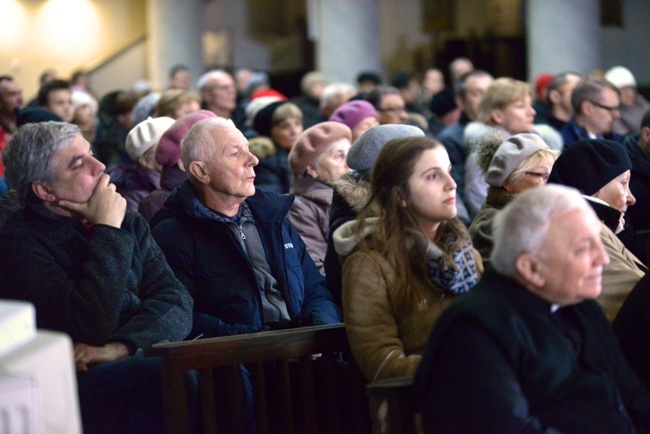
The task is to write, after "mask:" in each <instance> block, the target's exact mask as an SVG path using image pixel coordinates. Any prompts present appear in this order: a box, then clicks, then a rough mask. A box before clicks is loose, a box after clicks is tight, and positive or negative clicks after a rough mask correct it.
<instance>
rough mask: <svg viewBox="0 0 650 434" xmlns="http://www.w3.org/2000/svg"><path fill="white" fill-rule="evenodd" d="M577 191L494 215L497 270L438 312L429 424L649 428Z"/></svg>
mask: <svg viewBox="0 0 650 434" xmlns="http://www.w3.org/2000/svg"><path fill="white" fill-rule="evenodd" d="M600 230H601V224H600V222H599V221H598V217H597V216H596V214H595V213H594V212H593V210H592V209H591V207H590V206H589V205H588V204H587V203H586V202H585V200H584V199H582V198H581V197H580V195H579V193H578V192H576V191H575V190H571V189H567V188H566V187H562V186H544V187H539V188H533V189H530V190H527V191H525V192H523V193H521V194H520V195H518V196H517V197H516V198H515V199H514V200H513V201H512V202H511V203H510V204H509V205H508V206H506V208H505V209H504V210H503V211H502V212H501V213H499V214H498V215H497V216H496V217H495V221H494V231H493V236H494V248H493V250H492V267H493V270H487V271H486V272H485V274H484V275H483V276H482V278H481V281H480V282H479V284H478V285H477V286H476V287H475V288H474V289H473V290H472V291H471V292H470V293H469V294H467V295H464V296H463V297H461V298H460V299H459V300H458V301H457V302H456V303H454V304H453V305H452V306H450V307H449V308H448V309H447V310H446V311H445V312H444V313H443V315H442V316H441V318H440V319H439V320H438V322H437V323H436V325H435V327H434V329H433V332H432V334H431V337H430V339H429V341H428V343H427V346H426V350H425V351H424V355H423V357H422V362H421V363H420V368H419V370H418V372H417V374H416V378H415V385H416V397H415V399H414V401H415V402H417V403H418V404H419V405H420V408H421V412H422V421H423V427H424V432H425V433H440V432H547V433H550V432H589V433H614V432H616V433H623V432H629V433H631V432H648V431H649V430H650V395H649V394H648V390H647V389H646V387H645V386H644V385H643V383H642V382H641V380H640V379H639V377H638V376H637V375H636V374H635V373H634V371H633V370H632V368H631V367H630V365H629V364H628V363H627V361H626V360H625V358H624V357H623V354H622V353H621V350H620V349H619V347H618V345H617V342H616V338H615V337H614V334H613V332H612V330H611V328H610V326H609V324H608V322H607V320H606V318H605V316H604V315H603V311H602V309H601V308H600V307H599V306H598V304H597V303H596V302H595V301H594V300H593V299H595V298H596V297H598V295H599V294H600V292H601V287H602V285H601V280H600V275H601V273H602V271H603V267H605V266H606V265H607V263H608V261H609V259H608V256H607V252H606V251H605V248H604V246H603V244H602V242H601V236H600Z"/></svg>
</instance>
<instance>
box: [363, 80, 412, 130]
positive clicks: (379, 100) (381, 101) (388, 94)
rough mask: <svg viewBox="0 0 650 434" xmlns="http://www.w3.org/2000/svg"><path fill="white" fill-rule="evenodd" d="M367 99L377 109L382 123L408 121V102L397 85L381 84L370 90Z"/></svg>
mask: <svg viewBox="0 0 650 434" xmlns="http://www.w3.org/2000/svg"><path fill="white" fill-rule="evenodd" d="M366 100H367V101H368V102H369V103H370V104H372V105H373V106H374V107H375V110H377V114H378V115H379V123H380V124H381V125H385V124H405V123H406V119H407V114H406V103H405V102H404V98H402V95H401V94H400V93H399V90H398V89H397V88H396V87H393V86H380V87H378V88H377V89H375V90H373V91H372V92H370V93H369V94H368V96H367V97H366Z"/></svg>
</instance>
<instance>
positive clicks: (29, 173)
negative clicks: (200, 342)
mask: <svg viewBox="0 0 650 434" xmlns="http://www.w3.org/2000/svg"><path fill="white" fill-rule="evenodd" d="M2 157H3V161H4V163H5V167H6V172H5V175H6V178H7V181H8V183H9V185H10V186H11V187H12V188H13V189H14V190H13V192H15V193H13V194H14V195H15V197H16V198H17V199H18V202H19V203H18V207H17V209H16V210H14V212H13V213H12V214H11V215H9V216H8V218H7V219H6V221H5V222H4V224H3V225H2V228H1V229H0V238H1V239H2V243H0V274H1V275H2V279H0V298H8V299H15V300H23V301H28V302H31V303H33V304H34V306H35V308H36V324H37V326H38V328H43V329H50V330H56V331H61V332H64V333H67V334H68V335H70V338H71V339H72V341H73V342H74V360H75V363H76V368H77V385H78V391H79V404H80V408H81V416H82V421H83V428H84V432H86V433H118V432H119V433H142V432H162V430H163V426H162V423H163V420H164V414H163V404H162V378H161V374H160V368H159V366H158V361H157V360H156V359H151V358H143V357H141V355H140V351H137V350H138V349H140V348H148V347H151V345H153V344H155V343H158V342H167V341H178V340H182V339H184V338H185V337H186V336H187V334H188V333H189V331H190V327H191V321H192V317H191V312H192V299H191V297H190V295H189V294H188V292H187V290H186V289H185V288H184V287H183V285H182V284H181V283H180V282H179V281H178V280H177V279H176V278H175V277H174V274H173V272H172V270H171V269H170V268H169V266H168V265H167V263H166V262H165V259H164V256H163V254H162V252H161V251H160V249H159V248H158V246H157V245H156V243H155V242H154V241H153V238H152V237H151V234H150V232H149V226H148V225H147V223H146V221H145V220H144V218H142V217H141V216H140V215H139V214H137V213H133V212H130V211H127V210H126V201H125V199H123V198H122V197H121V196H120V195H119V194H118V193H117V192H116V191H115V185H113V184H111V183H110V179H109V176H108V175H107V174H105V173H104V169H105V168H106V167H105V166H104V164H102V163H101V162H99V161H98V160H97V159H96V158H95V157H94V156H93V155H92V152H91V150H90V144H89V143H88V142H87V141H86V140H85V139H84V138H83V136H82V135H81V131H80V130H79V128H78V127H77V126H75V125H72V124H68V123H63V122H44V123H35V124H28V125H24V126H23V127H21V128H20V130H19V131H18V132H17V133H16V134H14V136H13V137H12V139H11V141H10V142H9V143H8V144H7V147H5V149H4V151H3V154H2ZM188 396H190V397H192V396H194V397H196V395H195V394H194V395H193V394H192V393H191V392H190V394H189V395H188Z"/></svg>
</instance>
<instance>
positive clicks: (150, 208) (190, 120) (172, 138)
mask: <svg viewBox="0 0 650 434" xmlns="http://www.w3.org/2000/svg"><path fill="white" fill-rule="evenodd" d="M214 117H217V115H215V114H214V113H212V112H211V111H207V110H199V111H198V112H194V113H190V114H188V115H185V116H183V117H181V118H180V119H178V120H177V121H176V122H174V123H173V124H172V125H171V126H170V127H169V128H168V129H167V131H165V132H164V133H163V135H162V137H161V138H160V140H159V141H158V145H157V146H156V151H155V159H156V164H158V165H160V166H161V167H162V169H161V171H160V188H159V189H157V190H154V191H152V192H151V193H150V194H149V195H148V196H146V197H145V198H143V199H142V200H141V201H140V203H139V204H138V212H139V213H140V214H142V215H143V217H144V218H145V219H147V221H151V218H152V217H153V216H154V215H155V214H156V213H157V212H158V211H159V210H160V209H161V208H162V207H163V206H164V204H165V201H166V200H167V198H168V197H169V195H170V194H171V192H172V190H174V189H175V188H176V187H180V186H181V185H182V184H183V182H185V180H186V179H187V174H186V173H185V167H184V166H183V161H182V160H181V140H183V137H185V134H187V132H188V131H189V130H190V128H192V126H193V125H194V124H196V123H197V122H199V121H202V120H203V119H208V118H214Z"/></svg>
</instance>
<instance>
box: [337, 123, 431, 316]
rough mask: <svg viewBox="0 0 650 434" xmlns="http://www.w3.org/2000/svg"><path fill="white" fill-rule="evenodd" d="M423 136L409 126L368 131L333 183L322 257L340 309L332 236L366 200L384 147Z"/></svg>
mask: <svg viewBox="0 0 650 434" xmlns="http://www.w3.org/2000/svg"><path fill="white" fill-rule="evenodd" d="M415 136H424V133H423V132H422V130H421V129H419V128H417V127H413V126H410V125H401V124H386V125H378V126H376V127H373V128H370V129H369V130H368V131H366V132H365V133H363V134H362V135H361V137H359V138H358V139H357V141H356V142H354V145H352V147H351V148H350V151H349V152H348V156H347V159H346V160H347V164H348V167H349V168H350V169H352V170H353V171H352V172H350V173H347V174H345V175H343V176H341V177H340V178H339V179H338V180H336V181H334V182H333V183H332V185H333V186H334V195H333V196H332V205H331V207H330V221H329V223H330V231H329V235H328V238H327V254H326V255H325V276H326V278H327V288H328V289H329V290H330V292H331V293H332V297H333V298H334V302H335V303H336V304H337V305H338V306H339V307H340V306H341V264H340V262H339V257H338V255H337V254H336V251H335V250H334V244H333V242H332V234H333V233H334V231H335V230H336V229H337V228H338V227H339V226H341V225H342V224H343V223H345V222H348V221H350V220H354V219H355V218H356V216H357V214H358V213H359V211H361V209H362V208H363V207H364V206H365V205H366V202H367V201H368V199H369V198H370V172H371V169H372V165H373V163H374V162H375V159H376V158H377V155H378V154H379V151H381V148H383V147H384V145H385V144H386V143H388V142H389V141H391V140H392V139H398V138H400V137H415Z"/></svg>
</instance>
